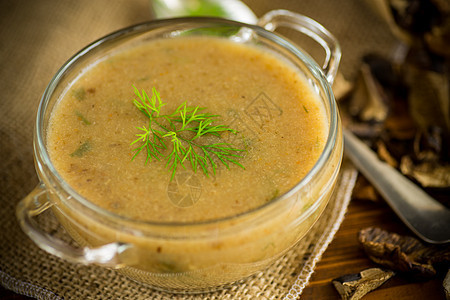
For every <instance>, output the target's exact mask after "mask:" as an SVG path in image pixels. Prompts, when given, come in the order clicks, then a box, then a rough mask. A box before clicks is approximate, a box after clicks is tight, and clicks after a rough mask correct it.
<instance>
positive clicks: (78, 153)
mask: <svg viewBox="0 0 450 300" xmlns="http://www.w3.org/2000/svg"><path fill="white" fill-rule="evenodd" d="M91 148H92V147H91V143H89V142H88V141H86V142H84V143H83V144H81V146H80V147H78V148H77V150H75V151H74V152H72V153H71V154H70V156H72V157H82V156H83V155H84V154H85V153H86V152H88V151H90V150H91Z"/></svg>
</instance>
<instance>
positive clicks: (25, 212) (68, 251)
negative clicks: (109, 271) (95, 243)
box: [16, 184, 131, 268]
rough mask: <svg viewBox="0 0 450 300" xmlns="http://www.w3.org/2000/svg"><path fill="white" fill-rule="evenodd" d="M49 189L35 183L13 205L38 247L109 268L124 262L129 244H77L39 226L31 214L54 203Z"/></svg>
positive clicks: (83, 262) (27, 232) (23, 226)
mask: <svg viewBox="0 0 450 300" xmlns="http://www.w3.org/2000/svg"><path fill="white" fill-rule="evenodd" d="M48 193H49V192H48V190H47V189H46V188H45V186H43V185H42V184H41V185H38V186H37V187H36V188H35V189H34V190H33V191H32V192H31V193H30V194H28V196H26V197H25V198H24V199H22V200H21V201H20V202H19V204H18V205H17V208H16V216H17V219H18V220H19V224H20V226H21V227H22V230H23V231H24V232H25V233H26V234H27V235H28V236H29V237H30V238H31V239H32V240H33V241H34V242H35V243H36V244H37V245H38V246H39V247H40V248H41V249H43V250H45V251H47V252H48V253H50V254H53V255H55V256H58V257H60V258H62V259H65V260H67V261H70V262H75V263H81V264H99V265H102V266H106V267H112V268H120V267H122V266H123V263H122V262H121V259H120V258H121V256H123V254H124V253H125V252H126V251H127V250H128V249H130V247H131V246H130V245H128V244H123V243H110V244H106V245H103V246H100V247H96V248H89V247H82V248H76V247H73V246H71V245H69V244H67V243H65V242H64V241H62V240H60V239H58V238H56V237H54V236H51V235H50V234H48V233H46V232H45V231H43V230H42V229H40V228H39V226H38V224H37V222H36V221H35V220H34V219H33V218H34V217H36V216H38V215H39V214H41V213H43V212H45V211H46V210H47V209H49V208H50V207H52V206H53V204H52V203H51V202H50V201H49V200H48Z"/></svg>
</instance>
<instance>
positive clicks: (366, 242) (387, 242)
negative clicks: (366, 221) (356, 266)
mask: <svg viewBox="0 0 450 300" xmlns="http://www.w3.org/2000/svg"><path fill="white" fill-rule="evenodd" d="M358 240H359V242H360V244H361V245H362V247H363V249H364V251H365V252H366V254H367V255H368V256H369V258H370V259H371V260H372V261H373V262H375V263H377V264H380V265H383V266H385V267H387V268H389V269H392V270H396V271H399V272H402V273H405V274H407V275H409V276H411V277H413V278H416V279H427V278H431V277H434V276H435V275H436V273H437V271H436V269H435V266H442V265H446V264H447V265H448V264H449V263H450V245H443V246H437V245H430V246H428V245H424V244H423V243H421V242H420V241H419V240H417V239H415V238H413V237H409V236H401V235H398V234H395V233H390V232H387V231H384V230H382V229H380V228H374V227H369V228H365V229H362V230H361V231H360V232H359V234H358Z"/></svg>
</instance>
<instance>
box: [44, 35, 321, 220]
mask: <svg viewBox="0 0 450 300" xmlns="http://www.w3.org/2000/svg"><path fill="white" fill-rule="evenodd" d="M133 86H135V87H136V88H137V89H138V90H139V91H140V92H142V90H145V91H146V92H147V93H148V94H149V95H151V93H152V88H155V89H156V90H157V91H158V92H159V94H160V96H161V100H162V102H164V103H165V104H166V105H165V106H163V107H162V109H161V110H162V111H163V112H164V113H167V114H170V113H172V112H173V111H174V110H176V108H177V107H178V106H179V105H181V104H182V103H183V102H186V103H187V105H189V106H192V107H196V106H200V107H204V108H205V110H204V112H208V113H211V114H214V115H220V117H218V118H217V120H216V121H215V122H214V125H227V126H229V127H230V128H232V129H235V130H237V134H236V135H234V134H231V133H224V134H222V135H221V137H220V138H217V137H215V136H211V137H206V136H204V137H202V139H203V140H202V141H201V143H203V144H208V143H217V142H226V143H229V144H231V145H232V146H233V147H235V148H239V149H243V150H244V151H241V152H236V153H235V154H237V155H239V156H240V157H239V158H236V161H237V162H238V163H239V164H241V165H242V166H243V167H244V168H241V167H239V166H238V165H236V164H233V163H230V164H229V169H228V168H227V167H226V166H225V165H224V164H222V163H221V162H220V161H218V160H217V159H215V161H216V163H217V169H216V174H215V175H214V174H212V169H211V168H209V169H208V171H209V173H210V175H209V176H206V175H205V174H204V172H203V170H202V169H200V168H198V170H197V171H196V172H193V171H192V168H191V166H190V163H189V162H187V161H186V162H185V163H184V165H185V168H182V167H181V166H179V167H178V169H177V171H176V172H175V175H174V176H173V178H171V175H172V172H171V171H170V170H169V169H168V168H167V166H166V162H167V156H168V155H169V154H170V153H171V150H172V149H171V146H170V145H171V144H170V138H168V137H167V138H165V139H164V141H165V143H166V144H167V146H168V147H167V149H165V150H162V151H161V152H162V155H161V156H160V160H157V159H152V160H150V161H148V162H147V163H146V153H145V150H144V151H143V152H141V153H139V154H138V155H136V157H135V158H134V159H132V158H133V156H134V154H135V151H134V149H135V148H136V147H139V146H140V145H141V144H140V143H136V144H134V145H130V143H131V142H133V141H134V140H135V139H136V138H137V136H136V134H139V133H142V131H140V130H139V129H137V127H142V126H147V125H148V123H149V118H148V117H147V116H146V115H145V114H143V113H142V112H141V111H139V109H137V107H136V106H135V105H134V104H133V99H138V97H137V96H136V95H135V91H134V88H133ZM50 123H51V125H50V127H49V130H48V133H47V134H48V136H47V144H48V151H49V154H50V158H51V160H52V163H53V164H54V166H55V168H56V169H57V171H58V173H59V174H60V175H61V176H62V177H63V179H64V180H66V181H67V182H68V183H69V185H71V186H72V188H73V189H74V190H76V191H77V192H78V193H79V194H81V195H82V196H84V197H85V198H86V199H88V200H89V201H91V202H93V203H95V204H96V205H98V206H100V207H102V208H104V209H106V210H108V211H111V212H113V213H116V214H119V215H123V216H126V217H129V218H133V219H138V220H147V221H163V222H192V221H204V220H210V219H215V218H221V217H227V216H232V215H236V214H239V213H243V212H245V211H248V210H250V209H253V208H255V207H258V206H260V205H262V204H264V203H267V202H268V201H271V200H273V199H274V198H276V197H277V196H279V195H281V194H283V193H285V192H287V191H288V190H290V189H291V188H292V187H293V186H294V185H295V184H296V183H298V182H299V181H300V180H301V179H302V178H303V177H304V176H305V175H306V173H307V172H308V171H309V170H310V169H311V168H312V166H313V165H314V163H315V162H316V160H317V159H318V157H319V155H320V153H321V151H322V149H323V147H324V144H325V140H326V136H327V120H326V117H325V112H324V108H323V107H322V105H321V104H320V102H319V99H318V98H317V96H316V95H315V94H314V93H313V91H312V89H311V87H310V86H309V85H308V83H307V82H306V80H305V79H304V78H303V77H302V76H301V75H299V74H298V72H296V71H295V69H294V68H293V67H292V66H290V65H288V64H287V63H285V62H284V61H282V60H281V59H280V58H278V57H277V56H275V55H274V54H272V53H268V52H266V51H263V50H260V49H258V48H256V47H253V46H248V45H244V44H238V43H234V42H230V41H228V40H224V39H220V38H213V37H189V38H188V37H182V38H176V39H165V40H156V41H152V42H148V43H146V44H142V45H139V46H135V47H133V48H131V49H127V50H124V51H122V52H119V53H116V54H114V55H111V56H110V57H108V58H107V59H105V60H103V61H100V62H98V63H96V64H95V65H93V66H92V67H90V68H88V69H87V70H86V71H85V72H83V74H82V75H80V76H79V77H78V78H77V79H76V80H75V81H74V82H73V84H72V86H71V87H70V88H69V89H67V91H66V92H65V93H64V95H62V97H61V99H60V100H59V102H58V104H57V105H56V106H55V108H54V110H53V112H52V117H51V122H50ZM197 151H199V152H198V153H200V150H197Z"/></svg>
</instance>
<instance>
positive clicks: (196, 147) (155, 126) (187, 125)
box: [131, 87, 245, 179]
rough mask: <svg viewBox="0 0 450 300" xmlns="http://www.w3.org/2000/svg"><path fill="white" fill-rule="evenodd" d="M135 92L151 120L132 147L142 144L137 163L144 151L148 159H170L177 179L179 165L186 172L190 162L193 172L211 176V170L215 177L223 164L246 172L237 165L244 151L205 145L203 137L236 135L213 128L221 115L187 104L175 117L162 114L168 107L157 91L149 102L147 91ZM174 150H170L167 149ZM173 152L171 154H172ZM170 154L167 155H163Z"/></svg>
mask: <svg viewBox="0 0 450 300" xmlns="http://www.w3.org/2000/svg"><path fill="white" fill-rule="evenodd" d="M134 92H135V94H136V95H137V97H138V98H139V100H136V99H134V101H133V103H134V105H135V106H136V107H137V108H138V109H139V110H140V111H141V112H142V113H144V114H145V115H146V116H147V117H148V120H149V122H148V126H147V127H146V126H142V127H137V129H139V130H141V131H142V133H138V134H136V136H137V137H138V138H137V139H136V140H135V141H133V142H132V143H131V145H133V144H136V143H140V144H142V145H141V146H139V147H137V148H135V149H134V151H135V154H134V156H133V158H132V159H134V158H135V157H136V156H137V155H138V154H139V153H140V152H141V151H142V150H145V151H146V152H147V159H146V161H145V162H146V163H147V162H148V161H151V160H152V159H157V160H160V158H161V157H164V158H165V159H167V163H166V167H167V168H169V170H171V171H172V177H171V179H173V178H174V176H175V172H176V170H177V168H178V166H179V165H181V166H182V167H183V168H185V166H184V162H185V161H189V162H190V165H191V167H192V170H193V171H194V172H196V171H197V169H198V168H199V167H200V168H201V169H202V171H203V173H204V174H205V175H207V176H208V175H209V173H210V171H209V168H211V169H212V172H213V174H216V169H217V165H218V164H220V163H222V164H223V165H225V166H226V167H227V169H229V164H230V163H232V164H235V165H237V166H239V167H241V168H243V169H244V167H243V166H242V165H241V164H240V163H239V162H238V161H237V159H239V158H240V157H241V155H239V152H242V151H245V150H244V149H239V148H235V147H233V145H231V144H229V143H225V142H216V143H212V144H204V137H206V136H208V135H209V136H211V135H212V136H215V137H217V138H218V139H219V138H220V135H221V134H222V133H224V132H230V133H232V134H237V131H236V130H234V129H231V128H229V127H227V126H225V125H213V123H215V122H216V121H217V120H218V117H219V116H218V115H212V114H209V113H206V112H204V110H205V108H204V107H199V106H196V107H191V106H188V105H187V104H186V102H184V103H183V104H181V105H180V106H179V107H178V108H177V109H176V110H175V111H174V112H173V113H171V114H162V111H161V109H162V107H163V106H164V105H166V104H165V103H163V102H162V101H161V97H160V95H159V93H158V92H157V91H156V89H155V88H153V90H152V97H151V98H150V97H149V96H148V95H147V93H146V92H145V90H142V93H140V92H139V90H138V89H137V88H136V87H134ZM167 144H168V145H170V146H171V148H170V147H168V145H167ZM169 149H170V150H169ZM164 150H169V151H170V153H169V154H166V155H164V154H163V151H164Z"/></svg>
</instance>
